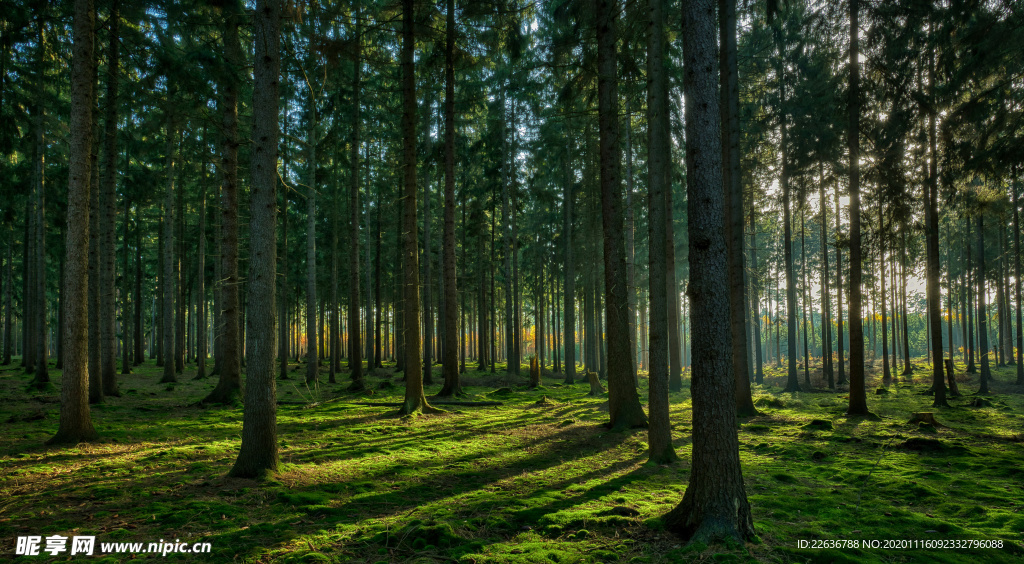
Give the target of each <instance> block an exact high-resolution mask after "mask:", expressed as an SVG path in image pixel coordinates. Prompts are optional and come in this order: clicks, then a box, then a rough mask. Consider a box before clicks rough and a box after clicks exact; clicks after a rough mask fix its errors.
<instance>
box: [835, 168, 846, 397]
mask: <svg viewBox="0 0 1024 564" xmlns="http://www.w3.org/2000/svg"><path fill="white" fill-rule="evenodd" d="M835 199H836V237H835V240H836V363H837V364H838V365H839V375H838V376H837V377H836V385H838V386H842V385H843V384H845V383H846V361H845V360H844V359H843V348H844V347H843V249H842V247H841V246H840V244H839V236H840V232H841V229H840V225H839V219H840V216H841V215H842V208H840V207H839V186H838V184H837V185H836V190H835Z"/></svg>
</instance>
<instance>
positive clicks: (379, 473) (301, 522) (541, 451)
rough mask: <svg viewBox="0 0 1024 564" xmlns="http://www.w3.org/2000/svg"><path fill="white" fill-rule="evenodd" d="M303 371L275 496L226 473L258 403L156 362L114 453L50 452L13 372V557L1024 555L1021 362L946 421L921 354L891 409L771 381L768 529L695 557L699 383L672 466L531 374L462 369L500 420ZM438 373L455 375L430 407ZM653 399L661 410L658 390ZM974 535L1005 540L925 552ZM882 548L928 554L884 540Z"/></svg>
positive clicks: (3, 506)
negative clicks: (407, 408)
mask: <svg viewBox="0 0 1024 564" xmlns="http://www.w3.org/2000/svg"><path fill="white" fill-rule="evenodd" d="M961 368H962V367H961ZM304 372H305V369H304V368H298V367H297V368H296V371H295V373H294V376H293V378H294V379H291V380H287V381H279V382H278V397H279V398H280V400H281V401H282V402H285V403H283V404H282V405H280V406H279V408H278V438H279V443H280V454H281V461H282V463H283V469H282V472H281V473H280V474H279V475H278V476H277V477H276V478H275V479H274V480H271V481H269V482H267V483H261V484H258V483H255V482H252V481H247V480H238V479H230V478H226V477H225V476H226V473H227V471H228V470H229V469H230V467H231V465H232V463H233V461H234V459H235V456H236V454H237V451H238V447H239V441H240V430H241V417H242V414H241V408H240V407H239V406H234V407H222V408H212V407H207V408H204V407H196V406H195V403H196V402H197V401H198V400H199V399H200V398H202V397H203V396H204V395H205V394H206V393H207V392H208V391H209V390H210V389H211V388H212V386H213V384H214V383H215V381H214V380H211V379H206V380H200V381H196V380H193V379H192V377H193V375H194V373H195V369H194V367H191V366H190V367H188V368H186V370H185V373H184V374H183V375H182V376H181V382H180V383H179V384H177V385H165V384H163V385H162V384H158V383H157V381H158V380H159V379H160V373H159V371H158V369H157V368H156V367H155V366H154V365H153V364H152V362H149V363H147V364H145V365H143V366H140V367H136V370H135V373H134V374H132V375H128V376H120V377H119V379H120V390H121V392H122V393H123V395H122V397H120V398H107V399H106V401H105V402H104V403H103V404H101V405H96V406H93V408H92V409H93V411H92V413H93V420H94V423H95V425H96V428H97V430H98V431H99V433H100V439H99V440H98V441H97V442H94V443H90V444H82V445H78V446H76V447H59V448H58V447H46V446H43V442H44V441H45V440H46V439H47V438H49V437H50V436H52V435H53V434H54V432H55V430H56V427H57V421H58V415H59V386H60V372H59V371H57V370H52V371H51V375H52V378H53V380H54V384H55V388H54V389H52V390H49V391H46V392H42V393H38V392H33V391H30V390H28V389H27V386H26V385H27V383H28V381H29V378H30V377H29V376H27V375H25V374H23V372H22V371H21V370H19V369H16V368H15V367H3V368H0V398H3V399H2V400H0V421H2V422H3V423H4V425H3V430H4V432H3V433H2V434H0V539H2V542H3V548H2V551H0V561H7V560H8V559H10V560H12V561H16V562H21V561H25V562H29V561H41V562H42V561H51V560H53V561H56V560H68V559H69V557H68V553H67V552H65V553H64V554H62V555H61V556H60V557H57V558H51V557H50V556H49V555H44V556H37V557H34V558H33V557H24V556H19V557H14V556H13V554H14V544H15V538H16V537H18V536H27V535H42V536H43V537H46V536H48V535H54V534H56V535H65V536H68V537H70V536H73V535H95V536H96V542H97V551H99V548H100V543H105V542H142V543H146V544H148V543H150V542H157V541H158V540H161V539H163V540H167V541H172V540H173V539H181V540H182V541H186V540H187V541H188V542H200V541H201V542H210V543H211V546H212V553H211V554H205V555H188V554H169V555H168V556H166V557H161V556H160V555H157V554H146V553H138V554H134V555H129V554H106V555H103V556H99V557H93V558H91V559H89V561H91V562H121V561H127V560H130V559H147V558H148V559H161V558H166V559H168V560H177V561H194V562H230V561H238V562H280V563H284V562H364V563H374V562H422V563H428V562H437V563H440V562H462V563H485V562H557V563H559V564H565V563H569V562H754V561H756V562H886V563H890V562H929V563H930V562H949V563H954V562H960V563H968V562H1021V561H1024V549H1022V548H1021V546H1022V537H1024V514H1022V513H1021V509H1022V508H1024V448H1022V447H1024V445H1022V442H1021V441H1022V434H1021V433H1022V428H1024V425H1022V414H1024V387H1015V386H1012V385H1010V384H1008V382H1012V381H1013V369H1012V367H1011V368H999V369H997V370H995V375H996V381H995V382H994V383H993V388H994V393H993V394H991V395H989V396H986V397H984V398H982V399H981V401H980V402H977V404H976V405H975V401H976V400H977V399H978V398H977V397H976V396H964V397H961V398H956V399H952V400H951V401H950V403H951V404H952V405H953V407H952V408H951V409H941V410H932V409H931V408H930V407H929V406H930V405H931V398H930V397H928V396H925V395H922V391H924V390H925V389H927V387H928V386H927V384H926V382H925V374H926V369H925V366H924V365H923V364H922V363H919V364H918V365H917V372H916V375H917V376H916V378H914V380H913V381H910V380H905V379H904V378H902V377H901V378H900V381H899V382H898V383H893V384H892V385H890V386H889V387H888V388H887V393H882V394H879V395H876V393H875V392H876V389H877V388H878V382H877V376H873V377H872V381H871V386H870V387H869V393H870V394H871V395H870V396H869V398H868V404H869V407H870V409H871V410H872V411H873V412H874V413H875V414H877V416H878V417H877V418H847V417H845V416H844V415H843V412H844V411H845V407H846V399H845V394H844V393H843V392H842V391H828V390H823V389H820V388H821V387H823V386H821V382H820V371H819V375H815V376H814V380H815V382H816V383H817V385H818V386H819V389H815V390H814V391H812V392H801V393H792V394H790V393H783V392H782V391H781V385H782V384H783V377H782V375H781V373H780V372H777V371H776V369H775V368H769V372H768V377H767V378H766V384H765V385H757V386H755V387H754V392H753V393H754V397H755V404H756V405H757V406H758V408H759V409H760V410H761V412H762V415H760V416H757V417H753V418H749V419H744V420H741V426H740V430H739V437H740V455H741V457H742V461H743V472H744V478H745V481H746V489H747V495H748V498H749V500H750V504H751V507H752V509H753V514H754V525H755V528H756V530H757V535H758V538H757V539H756V540H755V542H752V543H747V544H746V545H745V546H736V545H733V546H724V545H713V546H711V547H706V546H701V545H698V546H686V545H685V544H684V543H682V542H681V541H680V540H679V539H678V538H676V537H675V536H673V535H672V534H669V533H667V532H666V531H665V530H664V528H663V526H662V524H661V521H660V517H661V516H662V515H664V514H665V513H666V512H667V511H668V510H670V509H671V508H672V507H673V506H675V505H676V504H677V503H678V502H679V500H680V499H681V498H682V495H683V492H684V490H685V489H686V484H687V481H688V476H689V467H690V465H689V462H688V461H689V458H690V451H691V443H690V438H691V437H690V429H691V412H690V395H689V390H688V389H684V390H683V391H681V392H677V393H673V394H672V397H671V402H672V412H671V414H672V421H673V436H674V437H675V446H676V450H677V452H678V453H679V455H680V456H681V458H682V461H681V462H679V463H676V464H672V465H667V466H659V465H652V464H649V463H647V443H646V440H647V434H646V431H644V430H642V429H637V430H633V431H628V432H620V433H611V432H608V431H607V430H606V429H604V427H602V425H601V424H602V423H603V422H605V421H606V420H607V407H606V406H607V402H606V399H605V398H600V397H588V396H587V391H588V389H589V387H588V386H587V385H586V384H582V383H581V384H577V385H575V386H564V385H561V384H560V380H561V378H556V377H554V376H549V375H546V376H545V378H544V380H543V388H542V389H538V390H528V389H527V388H525V387H524V386H522V385H517V384H523V383H525V382H526V379H527V378H526V374H527V370H526V368H525V367H524V370H523V377H522V381H521V382H520V381H518V380H517V381H511V380H505V379H504V378H503V377H501V376H499V375H492V374H489V373H480V372H469V373H467V374H465V375H464V383H465V385H466V391H467V392H468V393H469V396H468V397H467V398H464V399H467V400H478V401H479V400H497V401H501V402H503V405H501V406H497V407H494V406H491V407H449V408H448V412H447V413H445V414H441V415H430V416H420V417H412V418H409V417H406V418H401V417H398V416H396V415H395V413H394V412H395V408H393V407H380V406H368V405H357V404H356V402H388V401H400V398H401V396H402V393H403V388H402V384H401V382H400V381H399V379H398V378H394V377H393V374H392V373H391V370H390V369H385V371H384V372H383V373H381V374H376V375H372V376H370V377H368V378H367V383H368V385H369V386H370V387H371V388H372V389H373V392H372V393H369V392H364V393H363V394H353V393H347V392H345V391H344V390H345V385H346V384H347V380H346V379H347V374H345V373H342V374H340V375H339V376H340V380H339V381H340V382H342V383H340V384H326V383H321V384H320V385H319V386H318V387H316V388H314V389H309V388H307V387H306V386H305V385H304V384H303V383H302V376H301V375H303V374H304ZM800 378H801V383H802V382H803V378H804V376H803V373H801V375H800ZM323 379H324V380H326V369H325V370H324V376H323ZM440 380H441V378H440V369H439V367H438V368H437V369H436V372H435V376H434V381H435V382H436V384H434V385H433V386H428V393H430V392H436V391H437V389H439V384H440ZM960 380H961V381H962V383H961V391H963V392H965V393H973V392H974V391H975V390H976V389H977V378H976V377H970V378H969V377H967V376H966V375H963V376H961V377H960ZM768 384H771V385H768ZM641 386H642V387H643V388H645V389H643V390H642V391H641V397H646V395H647V393H646V380H645V379H644V378H641ZM502 388H504V389H502ZM539 400H543V401H540V402H539V403H538V401H539ZM315 401H319V402H322V403H319V404H316V405H312V406H308V405H303V404H310V403H312V402H315ZM920 411H935V417H936V419H937V420H938V422H939V423H941V424H942V426H940V427H937V428H934V427H931V426H928V425H920V424H918V423H913V424H911V423H908V421H909V420H910V419H911V413H912V412H920ZM954 539H963V540H975V541H997V542H998V543H999V544H1001V545H1002V548H976V547H973V548H972V547H968V548H962V547H961V548H955V547H945V548H920V546H918V547H917V548H914V545H913V543H914V542H915V541H916V542H917V543H918V544H920V543H921V542H924V541H951V540H954ZM799 541H808V543H813V542H815V541H818V542H819V543H821V544H826V545H827V544H829V543H833V544H834V543H839V542H845V543H848V544H847V546H843V547H840V548H799V547H798V543H799ZM873 541H878V542H879V543H880V544H881V545H882V546H884V543H885V542H886V541H890V542H891V541H897V542H898V543H905V542H909V543H911V545H910V547H903V546H902V545H898V546H897V547H894V548H865V547H866V546H868V544H867V543H870V542H873ZM854 543H856V546H850V545H852V544H854ZM43 544H44V548H45V541H44V542H43ZM69 544H70V543H69ZM993 544H994V543H993ZM75 558H77V557H73V558H70V559H71V560H74V559H75Z"/></svg>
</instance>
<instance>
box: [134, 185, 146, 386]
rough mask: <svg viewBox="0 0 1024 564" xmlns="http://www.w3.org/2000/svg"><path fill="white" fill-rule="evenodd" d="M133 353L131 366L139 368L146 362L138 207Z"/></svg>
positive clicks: (140, 233) (140, 230)
mask: <svg viewBox="0 0 1024 564" xmlns="http://www.w3.org/2000/svg"><path fill="white" fill-rule="evenodd" d="M134 282H135V293H134V297H133V301H134V302H135V303H134V305H135V319H134V325H135V338H134V339H132V341H133V342H134V343H135V352H134V354H132V364H133V365H135V366H139V365H140V364H142V363H143V362H145V361H146V352H145V349H144V348H143V338H142V337H143V332H142V218H141V217H139V206H138V205H136V206H135V280H134Z"/></svg>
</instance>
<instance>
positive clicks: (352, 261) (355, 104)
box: [348, 19, 418, 391]
mask: <svg viewBox="0 0 1024 564" xmlns="http://www.w3.org/2000/svg"><path fill="white" fill-rule="evenodd" d="M360 29H361V28H360V27H359V20H358V19H357V20H356V57H355V62H354V64H353V66H352V137H351V140H350V141H349V143H350V153H349V160H350V161H351V162H350V163H349V166H351V167H352V168H351V170H352V176H351V178H350V189H349V200H348V202H349V231H348V234H349V252H350V253H351V254H350V256H349V277H348V285H349V289H348V292H349V293H348V342H349V345H348V347H349V357H348V369H349V378H350V380H351V384H349V387H348V389H349V390H351V391H359V390H362V389H363V388H364V387H365V384H364V382H363V348H362V343H361V341H360V335H359V220H360V217H359V215H360V214H359V211H360V207H359V206H360V204H359V125H360V124H359V120H360V119H361V117H360V111H359V110H360V107H359V90H360V78H361V77H360V72H359V71H360V68H361V65H362V62H361V58H362V45H363V40H362V35H361V31H360ZM367 267H369V265H367ZM406 307H408V304H406ZM417 323H418V321H417ZM406 330H408V328H406ZM406 336H408V335H406ZM410 344H411V343H410V342H409V340H408V339H406V340H405V345H406V346H409V345H410ZM408 368H409V367H408V366H407V367H406V369H407V370H408ZM406 377H407V378H408V372H407V373H406Z"/></svg>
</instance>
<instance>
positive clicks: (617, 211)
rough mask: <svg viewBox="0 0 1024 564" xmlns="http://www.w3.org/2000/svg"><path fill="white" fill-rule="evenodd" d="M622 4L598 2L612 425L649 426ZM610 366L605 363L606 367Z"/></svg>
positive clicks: (599, 108) (601, 140)
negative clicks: (624, 99) (625, 170)
mask: <svg viewBox="0 0 1024 564" xmlns="http://www.w3.org/2000/svg"><path fill="white" fill-rule="evenodd" d="M618 13H619V5H618V1H617V0H597V59H598V62H597V69H598V72H597V77H598V78H597V96H598V127H599V130H600V155H601V220H602V221H601V224H602V228H603V232H604V278H605V296H604V305H605V316H606V321H607V344H608V354H607V359H608V366H607V374H608V413H609V418H610V421H609V424H608V425H609V427H611V428H612V429H626V428H630V427H646V426H647V416H646V415H645V414H644V412H643V408H642V407H641V406H640V397H639V395H638V394H637V391H636V376H635V374H634V371H635V368H634V366H633V357H632V356H631V354H630V350H629V305H628V302H629V300H628V298H627V291H628V286H627V283H626V282H627V281H626V248H625V242H624V241H623V233H624V231H625V229H624V225H623V214H622V179H621V177H620V168H619V167H620V161H621V156H620V153H619V145H618V143H619V115H618V114H619V108H618V79H617V77H616V49H617V45H616V42H617V38H616V20H617V19H618ZM604 364H605V363H603V362H602V365H604Z"/></svg>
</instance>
